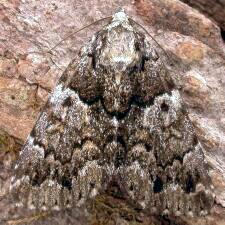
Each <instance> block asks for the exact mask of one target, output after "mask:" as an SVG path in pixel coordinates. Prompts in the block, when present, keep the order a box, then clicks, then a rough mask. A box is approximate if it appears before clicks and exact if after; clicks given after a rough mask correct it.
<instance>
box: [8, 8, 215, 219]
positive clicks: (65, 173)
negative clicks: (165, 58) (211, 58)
mask: <svg viewBox="0 0 225 225" xmlns="http://www.w3.org/2000/svg"><path fill="white" fill-rule="evenodd" d="M153 46H154V44H153V41H152V40H147V38H146V37H145V36H144V34H142V33H140V32H138V31H137V30H136V29H135V27H134V26H133V24H132V22H131V21H130V19H129V17H128V16H127V15H126V14H125V13H124V11H119V12H117V13H116V14H115V15H114V16H113V17H112V21H111V23H110V24H108V25H107V26H106V27H105V28H103V29H102V30H100V31H99V32H97V33H96V34H95V35H94V36H93V38H92V39H91V40H90V41H89V42H88V43H87V44H86V45H85V46H84V47H83V48H82V49H81V51H80V59H79V60H73V61H72V62H71V63H70V65H69V66H68V68H67V69H66V70H65V72H64V73H63V75H62V77H61V78H60V80H59V82H58V84H57V85H56V87H55V89H54V90H53V92H52V94H51V96H50V98H49V100H48V102H47V103H46V106H45V108H44V109H43V111H42V112H41V114H40V116H39V118H38V120H37V122H36V124H35V126H34V128H33V130H32V132H31V134H30V135H29V137H28V139H27V141H26V143H25V145H24V147H23V149H22V151H21V154H20V157H19V160H18V162H17V164H16V168H15V176H14V178H13V180H12V184H11V190H12V193H16V195H17V196H18V199H17V200H18V202H20V203H21V204H22V205H23V206H25V207H30V208H36V209H39V210H42V209H61V208H66V207H75V206H80V205H81V204H84V203H85V202H86V201H87V200H88V199H89V198H93V197H94V196H96V195H97V194H99V193H103V192H105V191H106V190H107V188H108V187H109V185H110V182H111V181H112V179H113V180H114V181H115V182H118V183H120V185H122V186H123V190H124V191H125V194H126V196H129V197H128V201H131V202H133V203H135V204H137V205H138V206H139V207H141V208H143V209H145V210H147V211H148V212H151V213H156V214H158V215H161V214H173V215H205V214H207V213H208V212H209V210H210V209H211V207H212V206H213V202H214V198H213V193H212V190H211V182H210V178H209V175H208V170H207V165H206V162H205V161H204V156H203V152H202V147H201V144H200V143H199V141H198V138H197V136H196V134H195V132H194V129H193V125H192V124H191V122H190V120H189V118H188V115H187V112H186V110H185V109H184V106H183V104H182V100H181V97H180V94H179V92H178V90H176V88H175V85H174V83H173V79H172V78H171V76H170V74H169V72H168V70H167V69H166V68H165V66H164V64H163V63H162V60H161V57H160V55H159V54H158V53H157V52H156V50H155V48H154V47H153Z"/></svg>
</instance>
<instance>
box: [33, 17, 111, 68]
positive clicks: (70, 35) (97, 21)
mask: <svg viewBox="0 0 225 225" xmlns="http://www.w3.org/2000/svg"><path fill="white" fill-rule="evenodd" d="M110 18H112V16H108V17H104V18H102V19H99V20H96V21H94V22H93V23H91V24H88V25H86V26H84V27H82V28H80V29H79V30H76V31H74V32H72V33H70V34H68V35H67V36H66V37H65V38H63V39H62V40H61V41H59V42H58V43H57V44H56V45H55V46H53V47H52V48H50V49H49V50H48V51H46V52H44V51H43V52H36V51H32V52H29V53H36V54H45V53H49V54H51V55H53V54H52V50H53V49H55V48H56V47H58V46H59V45H60V44H61V43H62V42H64V41H65V40H67V39H68V38H70V37H72V36H73V35H74V34H76V33H78V32H80V31H82V30H84V29H86V28H88V27H90V26H92V25H94V24H96V23H99V22H101V21H103V20H106V19H110ZM50 60H51V62H52V63H53V64H54V65H55V66H56V67H57V68H58V69H59V70H62V69H61V68H60V67H59V66H58V65H57V64H56V62H55V61H54V60H53V59H52V57H50Z"/></svg>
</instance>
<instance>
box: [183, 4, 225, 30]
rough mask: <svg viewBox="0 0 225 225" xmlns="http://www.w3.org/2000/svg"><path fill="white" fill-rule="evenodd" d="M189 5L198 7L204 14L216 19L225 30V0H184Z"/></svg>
mask: <svg viewBox="0 0 225 225" xmlns="http://www.w3.org/2000/svg"><path fill="white" fill-rule="evenodd" d="M182 1H183V2H185V3H187V4H188V5H190V6H192V7H194V8H196V9H198V10H199V11H200V12H202V13H203V14H205V15H207V16H209V17H210V18H212V19H214V20H215V21H216V22H217V23H218V25H219V26H220V27H221V28H222V29H223V31H224V30H225V21H224V17H225V1H224V0H207V1H205V0H182Z"/></svg>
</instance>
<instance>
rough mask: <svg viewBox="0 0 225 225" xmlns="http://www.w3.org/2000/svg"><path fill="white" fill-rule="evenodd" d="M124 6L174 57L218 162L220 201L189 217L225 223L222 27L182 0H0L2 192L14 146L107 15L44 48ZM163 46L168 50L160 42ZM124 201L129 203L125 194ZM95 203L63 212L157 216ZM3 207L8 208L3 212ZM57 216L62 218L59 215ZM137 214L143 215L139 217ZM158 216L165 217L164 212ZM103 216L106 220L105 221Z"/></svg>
mask: <svg viewBox="0 0 225 225" xmlns="http://www.w3.org/2000/svg"><path fill="white" fill-rule="evenodd" d="M90 6H91V7H90ZM120 6H124V8H125V10H126V11H127V13H128V14H129V15H130V16H131V17H132V18H133V19H135V20H136V21H137V22H139V24H141V25H143V26H144V27H145V28H146V29H147V30H148V31H149V33H151V34H152V35H153V36H154V37H155V38H156V39H157V41H158V42H159V44H160V45H161V46H162V47H163V48H164V49H165V50H166V51H167V53H168V55H169V56H170V57H171V58H172V61H173V62H174V66H171V68H170V69H171V70H172V71H173V73H174V74H175V75H176V77H178V78H179V79H178V80H179V84H180V86H181V93H182V95H183V98H184V101H185V103H186V105H187V107H188V109H189V115H190V118H191V120H192V121H193V123H194V125H195V127H196V131H197V134H198V136H199V138H200V140H201V141H202V144H203V145H204V147H205V154H206V156H207V158H206V159H207V160H208V162H209V163H210V166H211V177H212V181H213V183H214V186H215V194H216V202H217V205H216V206H215V207H214V209H213V210H212V214H211V215H210V216H207V217H206V218H200V219H193V220H190V219H189V220H188V221H186V224H215V225H221V224H224V223H225V209H224V207H225V189H224V186H225V176H224V174H225V116H224V113H225V76H224V71H225V47H224V43H223V41H222V39H221V35H220V30H219V28H218V27H217V26H216V25H215V24H214V23H213V22H212V21H210V20H209V19H207V18H206V17H205V16H203V15H201V14H200V13H198V12H197V11H195V10H193V9H192V8H190V7H188V6H187V5H185V4H183V3H181V2H179V1H178V0H151V1H149V0H136V1H128V0H125V1H120V0H116V1H107V2H105V1H103V0H99V1H95V0H90V1H84V0H83V1H75V0H74V1H69V0H65V1H59V0H55V1H44V0H40V1H38V2H37V1H29V2H26V1H16V0H15V1H2V2H1V3H0V12H1V13H0V21H1V22H0V33H1V38H0V115H1V119H0V131H1V133H0V137H1V138H0V140H1V143H0V145H1V146H2V148H0V149H1V152H0V160H1V162H0V165H1V168H2V170H1V174H0V181H1V182H0V188H1V191H0V198H1V199H4V195H5V193H7V192H6V189H7V177H8V176H9V173H10V171H9V168H10V165H11V162H12V161H13V159H14V158H15V157H14V154H12V152H14V150H17V149H18V145H19V144H21V143H22V142H24V140H25V139H26V136H27V135H28V133H29V132H30V130H31V128H32V126H33V125H34V122H35V120H36V117H37V115H38V112H39V111H40V109H41V107H42V106H43V104H44V102H45V101H46V98H47V95H48V93H49V91H50V90H51V89H52V88H53V87H54V84H55V82H56V80H57V79H58V77H59V76H60V74H61V73H62V70H64V69H65V68H66V66H67V65H68V63H69V61H70V60H71V59H72V58H74V56H75V55H76V54H77V53H78V51H79V48H80V46H81V45H82V43H83V42H85V41H86V40H87V39H88V38H89V37H90V36H91V34H93V32H95V31H97V30H98V29H99V27H102V25H103V23H99V24H98V25H94V26H92V27H89V28H87V29H86V30H85V31H82V32H80V33H78V34H76V35H75V36H74V37H73V38H70V39H68V40H66V41H65V42H63V43H62V44H61V45H59V46H58V47H57V48H56V49H55V50H54V55H51V54H47V53H44V52H46V51H47V50H48V48H51V47H53V46H54V45H55V44H56V43H58V41H60V40H61V38H63V37H65V36H66V35H67V34H68V32H71V31H74V30H77V29H79V28H80V27H83V26H85V25H87V24H90V23H91V22H93V21H95V20H97V19H100V18H103V17H106V16H109V15H111V14H112V13H114V12H115V11H116V10H117V9H118V7H120ZM105 23H106V21H105ZM149 38H150V37H149ZM156 46H157V45H156ZM159 52H160V54H163V51H162V50H160V49H159ZM10 140H11V141H12V140H13V142H14V143H11V142H10ZM2 143H3V144H2ZM6 146H11V147H10V148H8V147H6ZM6 149H7V150H6ZM9 153H10V154H9ZM3 184H4V186H3ZM99 202H100V203H101V204H100V203H99ZM106 202H107V201H106ZM109 202H110V203H115V204H119V203H118V202H116V201H115V200H112V199H110V200H108V202H107V203H109ZM6 204H7V203H6V202H4V201H3V200H2V201H0V218H2V221H3V219H4V222H3V224H5V223H6V222H5V220H6V219H8V220H13V219H15V218H16V217H15V214H14V213H13V211H10V208H8V206H7V205H6ZM121 204H122V205H123V204H125V203H124V202H123V200H121ZM94 205H95V209H94V210H93V209H92V210H93V212H94V213H93V214H92V215H89V214H85V213H86V212H85V213H84V212H83V214H82V213H80V212H78V214H77V215H78V217H75V216H71V213H68V215H67V217H68V218H67V217H66V216H65V215H64V219H62V220H63V221H61V224H69V223H70V224H72V223H73V222H72V221H79V223H80V224H86V222H84V221H83V220H81V219H80V218H82V215H83V217H84V216H85V217H86V216H87V217H88V216H89V219H90V218H91V219H90V220H92V224H94V222H93V221H97V222H96V224H100V222H99V221H100V218H101V219H102V221H104V218H107V217H109V216H108V215H111V217H112V220H110V219H109V220H108V222H107V224H110V223H111V224H127V223H131V221H135V223H136V224H149V223H150V222H149V218H148V217H147V215H143V217H141V216H140V215H139V217H141V218H139V219H136V218H135V219H134V220H133V219H132V220H129V219H126V218H125V219H124V217H123V215H126V216H127V215H129V213H130V211H129V210H128V211H126V213H124V214H123V213H118V211H121V210H118V208H117V209H116V210H115V206H112V205H110V206H108V205H107V204H105V203H104V204H103V203H102V202H101V201H99V199H98V200H97V203H96V202H95V204H94ZM99 205H101V206H102V205H103V206H104V207H106V208H107V207H108V208H107V210H106V208H104V210H105V212H107V213H109V214H108V215H107V213H105V214H104V213H103V212H102V211H104V210H103V208H101V207H100V208H98V207H99ZM3 207H4V209H5V210H4V213H3V212H1V209H3ZM123 207H124V205H123ZM132 210H133V209H132ZM7 211H8V213H7ZM100 212H101V213H100ZM132 212H134V211H132ZM79 213H80V214H79ZM96 213H97V214H96ZM98 213H99V215H101V216H99V215H98ZM134 214H136V211H135V213H134ZM24 215H25V214H24ZM112 215H113V216H112ZM131 215H133V213H131ZM79 216H80V217H79ZM20 217H21V216H20ZM24 217H25V216H24ZM54 217H56V218H57V216H56V215H55V216H53V217H50V218H54ZM137 217H138V216H137ZM45 218H46V217H45ZM56 218H54V220H55V221H56V222H55V223H58V222H59V223H60V220H57V219H56ZM58 218H63V217H62V214H60V215H58ZM93 218H94V219H93ZM122 220H123V222H121V221H122ZM138 220H140V222H137V221H138ZM0 221H1V220H0ZM49 221H50V219H44V220H41V222H40V223H39V222H37V223H30V224H38V223H39V224H50V222H49ZM68 221H69V222H68ZM82 221H83V222H82ZM109 221H111V222H109ZM112 221H117V223H116V222H112ZM141 221H142V222H141ZM158 221H160V220H158ZM148 222H149V223H148ZM152 223H153V224H160V223H159V222H157V218H156V220H154V221H153V222H152ZM183 223H185V222H184V221H183ZM11 224H13V223H11ZM21 224H23V223H21ZM102 224H106V221H104V222H102ZM161 224H162V223H161ZM173 224H175V222H174V223H173ZM177 224H181V223H177Z"/></svg>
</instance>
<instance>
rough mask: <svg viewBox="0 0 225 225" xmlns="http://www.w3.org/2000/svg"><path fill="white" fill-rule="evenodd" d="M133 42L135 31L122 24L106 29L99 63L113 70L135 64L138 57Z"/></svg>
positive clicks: (123, 69) (120, 69) (134, 41)
mask: <svg viewBox="0 0 225 225" xmlns="http://www.w3.org/2000/svg"><path fill="white" fill-rule="evenodd" d="M135 43H136V40H135V33H134V32H133V31H130V30H128V29H127V28H126V27H123V26H122V25H119V26H117V27H114V28H112V29H111V30H108V32H107V34H106V36H105V40H104V43H103V46H104V48H103V49H102V52H101V54H100V56H101V57H100V59H101V60H100V61H99V64H100V65H101V66H104V67H106V66H107V67H110V68H111V69H113V70H114V71H115V72H117V71H118V72H119V71H121V72H122V71H125V70H127V68H130V67H133V66H135V64H137V62H138V61H139V58H140V55H139V53H138V52H137V50H136V47H135Z"/></svg>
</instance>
